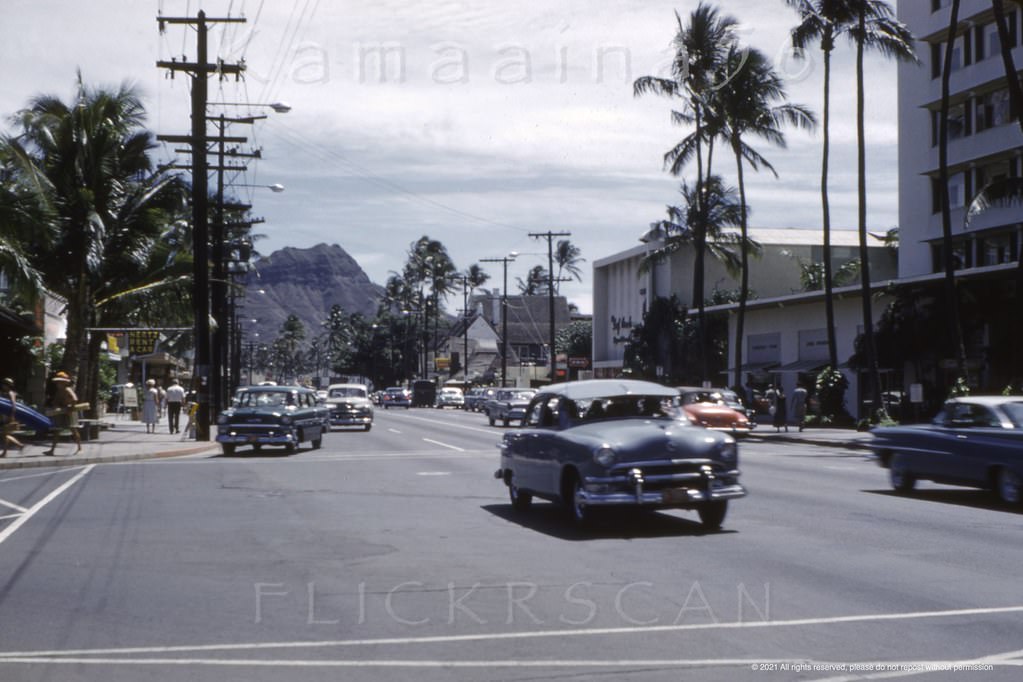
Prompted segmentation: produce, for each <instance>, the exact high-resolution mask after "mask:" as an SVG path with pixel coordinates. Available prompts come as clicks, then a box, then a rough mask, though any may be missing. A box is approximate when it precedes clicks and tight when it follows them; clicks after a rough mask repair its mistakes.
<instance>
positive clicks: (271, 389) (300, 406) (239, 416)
mask: <svg viewBox="0 0 1023 682" xmlns="http://www.w3.org/2000/svg"><path fill="white" fill-rule="evenodd" d="M328 419H329V416H328V412H327V407H326V406H325V405H321V404H319V403H318V402H317V400H316V392H315V391H313V390H310V389H308V388H302V387H300V386H250V387H249V388H248V390H246V391H245V392H243V393H241V394H240V395H239V396H238V402H237V404H236V405H233V406H232V407H230V408H228V409H226V410H224V411H223V412H221V413H220V416H218V417H217V442H218V443H220V445H221V447H222V448H223V450H224V454H225V455H232V454H234V451H235V448H236V447H237V446H239V445H251V446H252V447H253V449H255V450H257V451H258V450H260V449H261V448H262V447H263V446H264V445H280V446H283V447H284V449H285V450H287V451H288V452H294V451H295V449H296V448H297V447H298V446H299V445H300V444H301V443H305V442H309V443H310V444H311V445H312V447H313V449H316V448H319V447H320V445H322V443H323V434H324V433H326V432H327V431H329V430H330V424H329V422H328Z"/></svg>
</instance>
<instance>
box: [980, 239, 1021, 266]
mask: <svg viewBox="0 0 1023 682" xmlns="http://www.w3.org/2000/svg"><path fill="white" fill-rule="evenodd" d="M1015 252H1016V235H1015V233H1003V234H993V235H988V236H986V237H984V238H983V239H980V240H978V243H977V255H978V260H979V261H980V262H979V264H980V265H1000V264H1002V263H1012V262H1015V260H1016V253H1015Z"/></svg>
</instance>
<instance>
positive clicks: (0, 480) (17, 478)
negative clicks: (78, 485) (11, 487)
mask: <svg viewBox="0 0 1023 682" xmlns="http://www.w3.org/2000/svg"><path fill="white" fill-rule="evenodd" d="M68 471H73V469H57V470H55V471H44V472H43V473H41V474H25V475H24V476H11V477H9V478H0V483H9V482H11V481H24V480H25V479H26V478H40V477H42V476H53V475H55V474H63V473H67V472H68Z"/></svg>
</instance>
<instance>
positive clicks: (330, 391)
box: [326, 384, 373, 431]
mask: <svg viewBox="0 0 1023 682" xmlns="http://www.w3.org/2000/svg"><path fill="white" fill-rule="evenodd" d="M326 393H327V408H328V409H329V410H330V425H331V427H334V426H361V427H362V430H363V431H369V430H370V429H371V428H373V403H372V402H371V401H370V399H369V389H368V388H366V386H365V385H363V384H331V385H330V386H329V387H327V391H326Z"/></svg>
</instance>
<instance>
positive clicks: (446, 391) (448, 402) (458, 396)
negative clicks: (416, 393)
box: [434, 386, 465, 409]
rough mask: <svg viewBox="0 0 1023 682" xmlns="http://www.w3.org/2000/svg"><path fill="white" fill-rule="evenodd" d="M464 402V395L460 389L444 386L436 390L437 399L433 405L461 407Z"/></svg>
mask: <svg viewBox="0 0 1023 682" xmlns="http://www.w3.org/2000/svg"><path fill="white" fill-rule="evenodd" d="M464 404H465V395H464V394H463V393H462V389H460V388H453V387H451V386H445V387H444V388H442V389H440V390H439V391H437V400H436V402H434V405H435V406H436V407H439V408H445V407H455V408H458V409H461V408H462V406H463V405H464Z"/></svg>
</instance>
